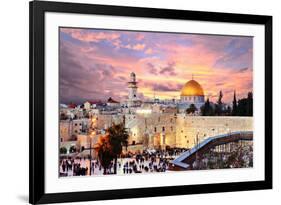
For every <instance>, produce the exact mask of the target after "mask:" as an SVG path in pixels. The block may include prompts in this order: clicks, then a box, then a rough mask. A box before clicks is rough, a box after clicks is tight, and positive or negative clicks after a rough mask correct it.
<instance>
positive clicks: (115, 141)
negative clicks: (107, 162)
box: [107, 123, 129, 174]
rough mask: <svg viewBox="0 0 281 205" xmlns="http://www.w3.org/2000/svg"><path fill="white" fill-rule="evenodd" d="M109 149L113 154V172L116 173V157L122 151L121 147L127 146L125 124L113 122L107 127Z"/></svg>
mask: <svg viewBox="0 0 281 205" xmlns="http://www.w3.org/2000/svg"><path fill="white" fill-rule="evenodd" d="M107 132H108V136H109V143H110V146H111V151H112V154H113V156H114V174H116V173H117V158H118V156H119V155H120V154H121V153H122V148H123V147H126V148H127V146H128V137H129V134H128V132H127V130H126V128H125V124H124V123H121V124H118V125H116V124H113V126H111V127H109V128H108V129H107Z"/></svg>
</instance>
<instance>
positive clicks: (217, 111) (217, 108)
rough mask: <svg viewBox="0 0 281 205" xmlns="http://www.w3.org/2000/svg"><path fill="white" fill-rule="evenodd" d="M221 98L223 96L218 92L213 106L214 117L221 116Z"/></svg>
mask: <svg viewBox="0 0 281 205" xmlns="http://www.w3.org/2000/svg"><path fill="white" fill-rule="evenodd" d="M222 97H223V94H222V91H220V92H219V98H218V101H217V104H216V105H215V114H216V115H222V104H223V103H222Z"/></svg>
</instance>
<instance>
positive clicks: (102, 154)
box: [95, 135, 113, 175]
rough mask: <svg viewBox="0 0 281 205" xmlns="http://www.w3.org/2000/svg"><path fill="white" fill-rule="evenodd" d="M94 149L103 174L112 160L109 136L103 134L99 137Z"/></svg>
mask: <svg viewBox="0 0 281 205" xmlns="http://www.w3.org/2000/svg"><path fill="white" fill-rule="evenodd" d="M95 149H96V151H97V153H98V158H99V161H100V163H101V166H102V167H103V174H104V175H105V174H106V170H107V169H108V167H109V165H110V163H111V161H112V160H113V154H112V151H111V147H110V143H109V136H108V135H105V136H102V137H100V138H99V142H98V143H97V145H96V148H95Z"/></svg>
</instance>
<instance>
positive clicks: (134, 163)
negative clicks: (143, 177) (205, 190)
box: [60, 148, 186, 176]
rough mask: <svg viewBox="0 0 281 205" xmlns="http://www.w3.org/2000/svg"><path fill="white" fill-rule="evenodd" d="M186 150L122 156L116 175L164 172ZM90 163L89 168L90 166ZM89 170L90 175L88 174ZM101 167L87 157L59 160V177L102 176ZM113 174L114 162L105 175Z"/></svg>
mask: <svg viewBox="0 0 281 205" xmlns="http://www.w3.org/2000/svg"><path fill="white" fill-rule="evenodd" d="M184 151H186V149H176V148H174V149H168V150H146V151H139V152H136V153H132V152H128V153H126V154H122V155H121V156H120V158H118V160H117V174H118V175H120V174H121V175H122V174H134V173H149V172H166V171H167V170H168V169H169V161H170V160H173V159H175V158H176V157H177V156H179V155H180V154H181V153H183V152H184ZM90 163H92V164H91V166H90ZM90 169H91V173H90ZM103 173H104V172H103V167H102V166H101V163H100V162H99V160H98V159H92V160H90V158H89V157H83V158H81V157H73V158H71V157H64V158H61V159H60V176H85V175H90V174H91V175H102V174H103ZM113 173H114V161H112V162H111V164H110V165H109V167H107V169H106V174H113Z"/></svg>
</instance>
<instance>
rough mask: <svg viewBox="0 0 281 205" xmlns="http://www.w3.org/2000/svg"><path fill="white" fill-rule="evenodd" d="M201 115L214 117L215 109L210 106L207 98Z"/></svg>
mask: <svg viewBox="0 0 281 205" xmlns="http://www.w3.org/2000/svg"><path fill="white" fill-rule="evenodd" d="M201 114H202V115H203V116H213V115H214V109H213V107H212V106H211V104H210V101H209V98H207V100H206V102H205V104H204V105H203V106H202V107H201Z"/></svg>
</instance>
